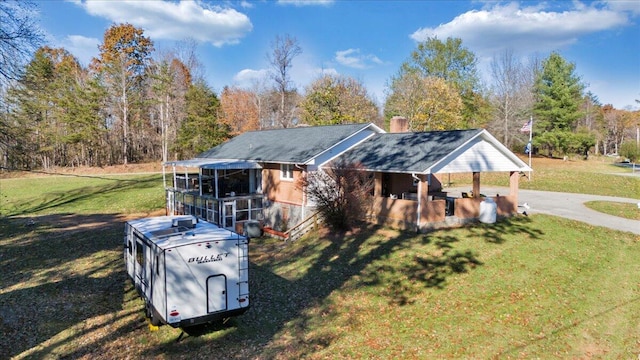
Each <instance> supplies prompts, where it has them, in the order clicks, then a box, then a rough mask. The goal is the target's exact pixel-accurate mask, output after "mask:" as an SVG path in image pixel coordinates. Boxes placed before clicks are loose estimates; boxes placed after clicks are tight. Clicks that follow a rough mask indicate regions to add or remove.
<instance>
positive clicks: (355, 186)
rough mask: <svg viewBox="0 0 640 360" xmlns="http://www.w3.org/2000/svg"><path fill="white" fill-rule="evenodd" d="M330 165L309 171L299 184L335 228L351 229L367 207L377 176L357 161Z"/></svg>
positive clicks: (328, 222)
mask: <svg viewBox="0 0 640 360" xmlns="http://www.w3.org/2000/svg"><path fill="white" fill-rule="evenodd" d="M330 166H331V167H329V168H326V169H319V170H318V171H314V172H311V173H307V174H306V176H304V177H303V178H302V179H301V180H300V183H299V184H298V186H299V187H302V189H304V191H305V193H306V194H307V197H308V198H309V200H311V201H312V202H313V203H315V205H316V208H317V209H318V211H319V212H320V214H321V215H322V217H323V218H324V220H325V221H326V222H327V224H328V225H329V226H330V227H331V228H333V229H334V230H348V229H350V228H351V226H352V225H353V224H354V223H355V222H356V221H357V220H359V219H361V218H362V214H363V213H364V211H365V209H366V205H367V203H368V200H370V199H371V196H370V192H371V189H373V184H374V179H373V177H372V176H371V174H370V173H368V172H366V171H363V170H362V168H361V166H358V165H357V164H349V163H345V162H337V163H332V164H331V165H330Z"/></svg>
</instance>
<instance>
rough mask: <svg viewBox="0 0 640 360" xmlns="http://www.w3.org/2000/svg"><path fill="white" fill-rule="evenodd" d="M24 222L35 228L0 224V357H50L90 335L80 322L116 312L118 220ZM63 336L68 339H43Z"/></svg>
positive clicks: (19, 223)
mask: <svg viewBox="0 0 640 360" xmlns="http://www.w3.org/2000/svg"><path fill="white" fill-rule="evenodd" d="M30 219H33V220H34V223H35V224H37V225H32V226H26V225H24V220H25V219H23V218H18V219H3V220H2V224H1V225H0V228H1V229H2V230H7V231H6V232H4V233H5V234H7V236H6V237H3V239H1V240H0V273H1V274H2V276H1V277H0V289H1V290H0V328H1V329H2V334H3V336H2V337H0V358H11V357H13V356H17V355H19V354H21V353H23V352H25V351H29V352H32V353H31V354H30V355H29V356H30V357H35V358H42V357H51V356H54V355H53V354H54V353H55V351H56V349H57V348H58V347H60V346H65V344H67V343H69V342H71V341H73V340H74V339H77V338H78V337H80V336H83V334H87V333H89V332H92V331H94V330H95V329H94V328H93V327H92V326H86V324H84V322H85V321H87V320H88V319H92V318H95V317H99V316H102V315H110V314H112V315H114V314H116V313H118V312H119V311H121V310H122V304H123V296H124V294H123V281H124V279H125V278H124V276H123V271H122V268H123V265H122V260H121V248H122V245H121V242H120V241H121V234H122V219H121V218H120V217H118V216H113V215H99V216H80V215H75V216H74V215H60V216H53V215H51V216H46V217H33V218H30ZM114 321H117V316H115V315H114V316H112V317H111V320H110V322H114ZM72 329H73V330H72ZM65 331H67V332H71V333H73V334H72V335H70V337H69V338H64V337H63V340H60V341H55V340H53V341H51V340H50V339H52V338H53V337H55V336H60V335H59V334H61V333H62V332H65ZM47 341H50V342H51V343H49V344H48V345H43V344H44V343H45V342H47ZM90 345H91V346H95V345H96V344H95V343H93V344H90ZM87 346H89V345H87Z"/></svg>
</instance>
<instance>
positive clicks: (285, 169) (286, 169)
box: [280, 164, 295, 181]
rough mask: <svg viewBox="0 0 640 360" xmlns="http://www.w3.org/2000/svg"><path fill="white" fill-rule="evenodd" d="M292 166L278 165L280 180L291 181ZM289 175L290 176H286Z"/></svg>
mask: <svg viewBox="0 0 640 360" xmlns="http://www.w3.org/2000/svg"><path fill="white" fill-rule="evenodd" d="M294 167H295V165H294V164H280V180H282V181H293V168H294ZM288 175H291V176H288Z"/></svg>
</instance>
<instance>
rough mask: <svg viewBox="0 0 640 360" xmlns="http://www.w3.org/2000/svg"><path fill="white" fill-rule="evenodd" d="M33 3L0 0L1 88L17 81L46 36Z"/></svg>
mask: <svg viewBox="0 0 640 360" xmlns="http://www.w3.org/2000/svg"><path fill="white" fill-rule="evenodd" d="M35 12H36V6H35V4H34V3H32V2H30V1H0V85H3V84H5V83H6V82H7V81H12V80H17V79H18V78H19V77H20V74H21V73H22V70H23V69H24V66H23V65H24V64H25V63H26V62H27V61H28V60H29V59H30V57H31V54H32V52H33V51H35V50H36V49H37V48H38V46H39V45H40V44H41V43H42V39H43V35H42V33H41V32H40V30H39V27H38V25H37V22H36V20H35V19H36V18H35V16H34V14H35Z"/></svg>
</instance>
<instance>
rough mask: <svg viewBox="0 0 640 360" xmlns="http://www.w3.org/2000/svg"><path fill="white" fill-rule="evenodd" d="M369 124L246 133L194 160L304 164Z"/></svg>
mask: <svg viewBox="0 0 640 360" xmlns="http://www.w3.org/2000/svg"><path fill="white" fill-rule="evenodd" d="M370 125H371V124H352V125H332V126H313V127H311V126H310V127H297V128H289V129H274V130H262V131H250V132H246V133H243V134H240V135H238V136H236V137H234V138H233V139H231V140H229V141H227V142H225V143H223V144H221V145H219V146H216V147H214V148H212V149H209V150H207V151H205V152H203V153H201V154H200V155H198V158H207V159H237V160H254V161H265V162H280V163H300V164H301V163H305V162H307V161H308V160H310V159H312V158H314V157H316V156H317V155H319V154H320V153H322V152H324V151H325V150H327V149H329V148H331V147H332V146H334V145H336V144H337V143H339V142H341V141H343V140H345V139H346V138H348V137H349V136H351V135H353V134H355V133H357V132H358V131H360V130H363V129H365V128H367V127H369V126H370Z"/></svg>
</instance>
